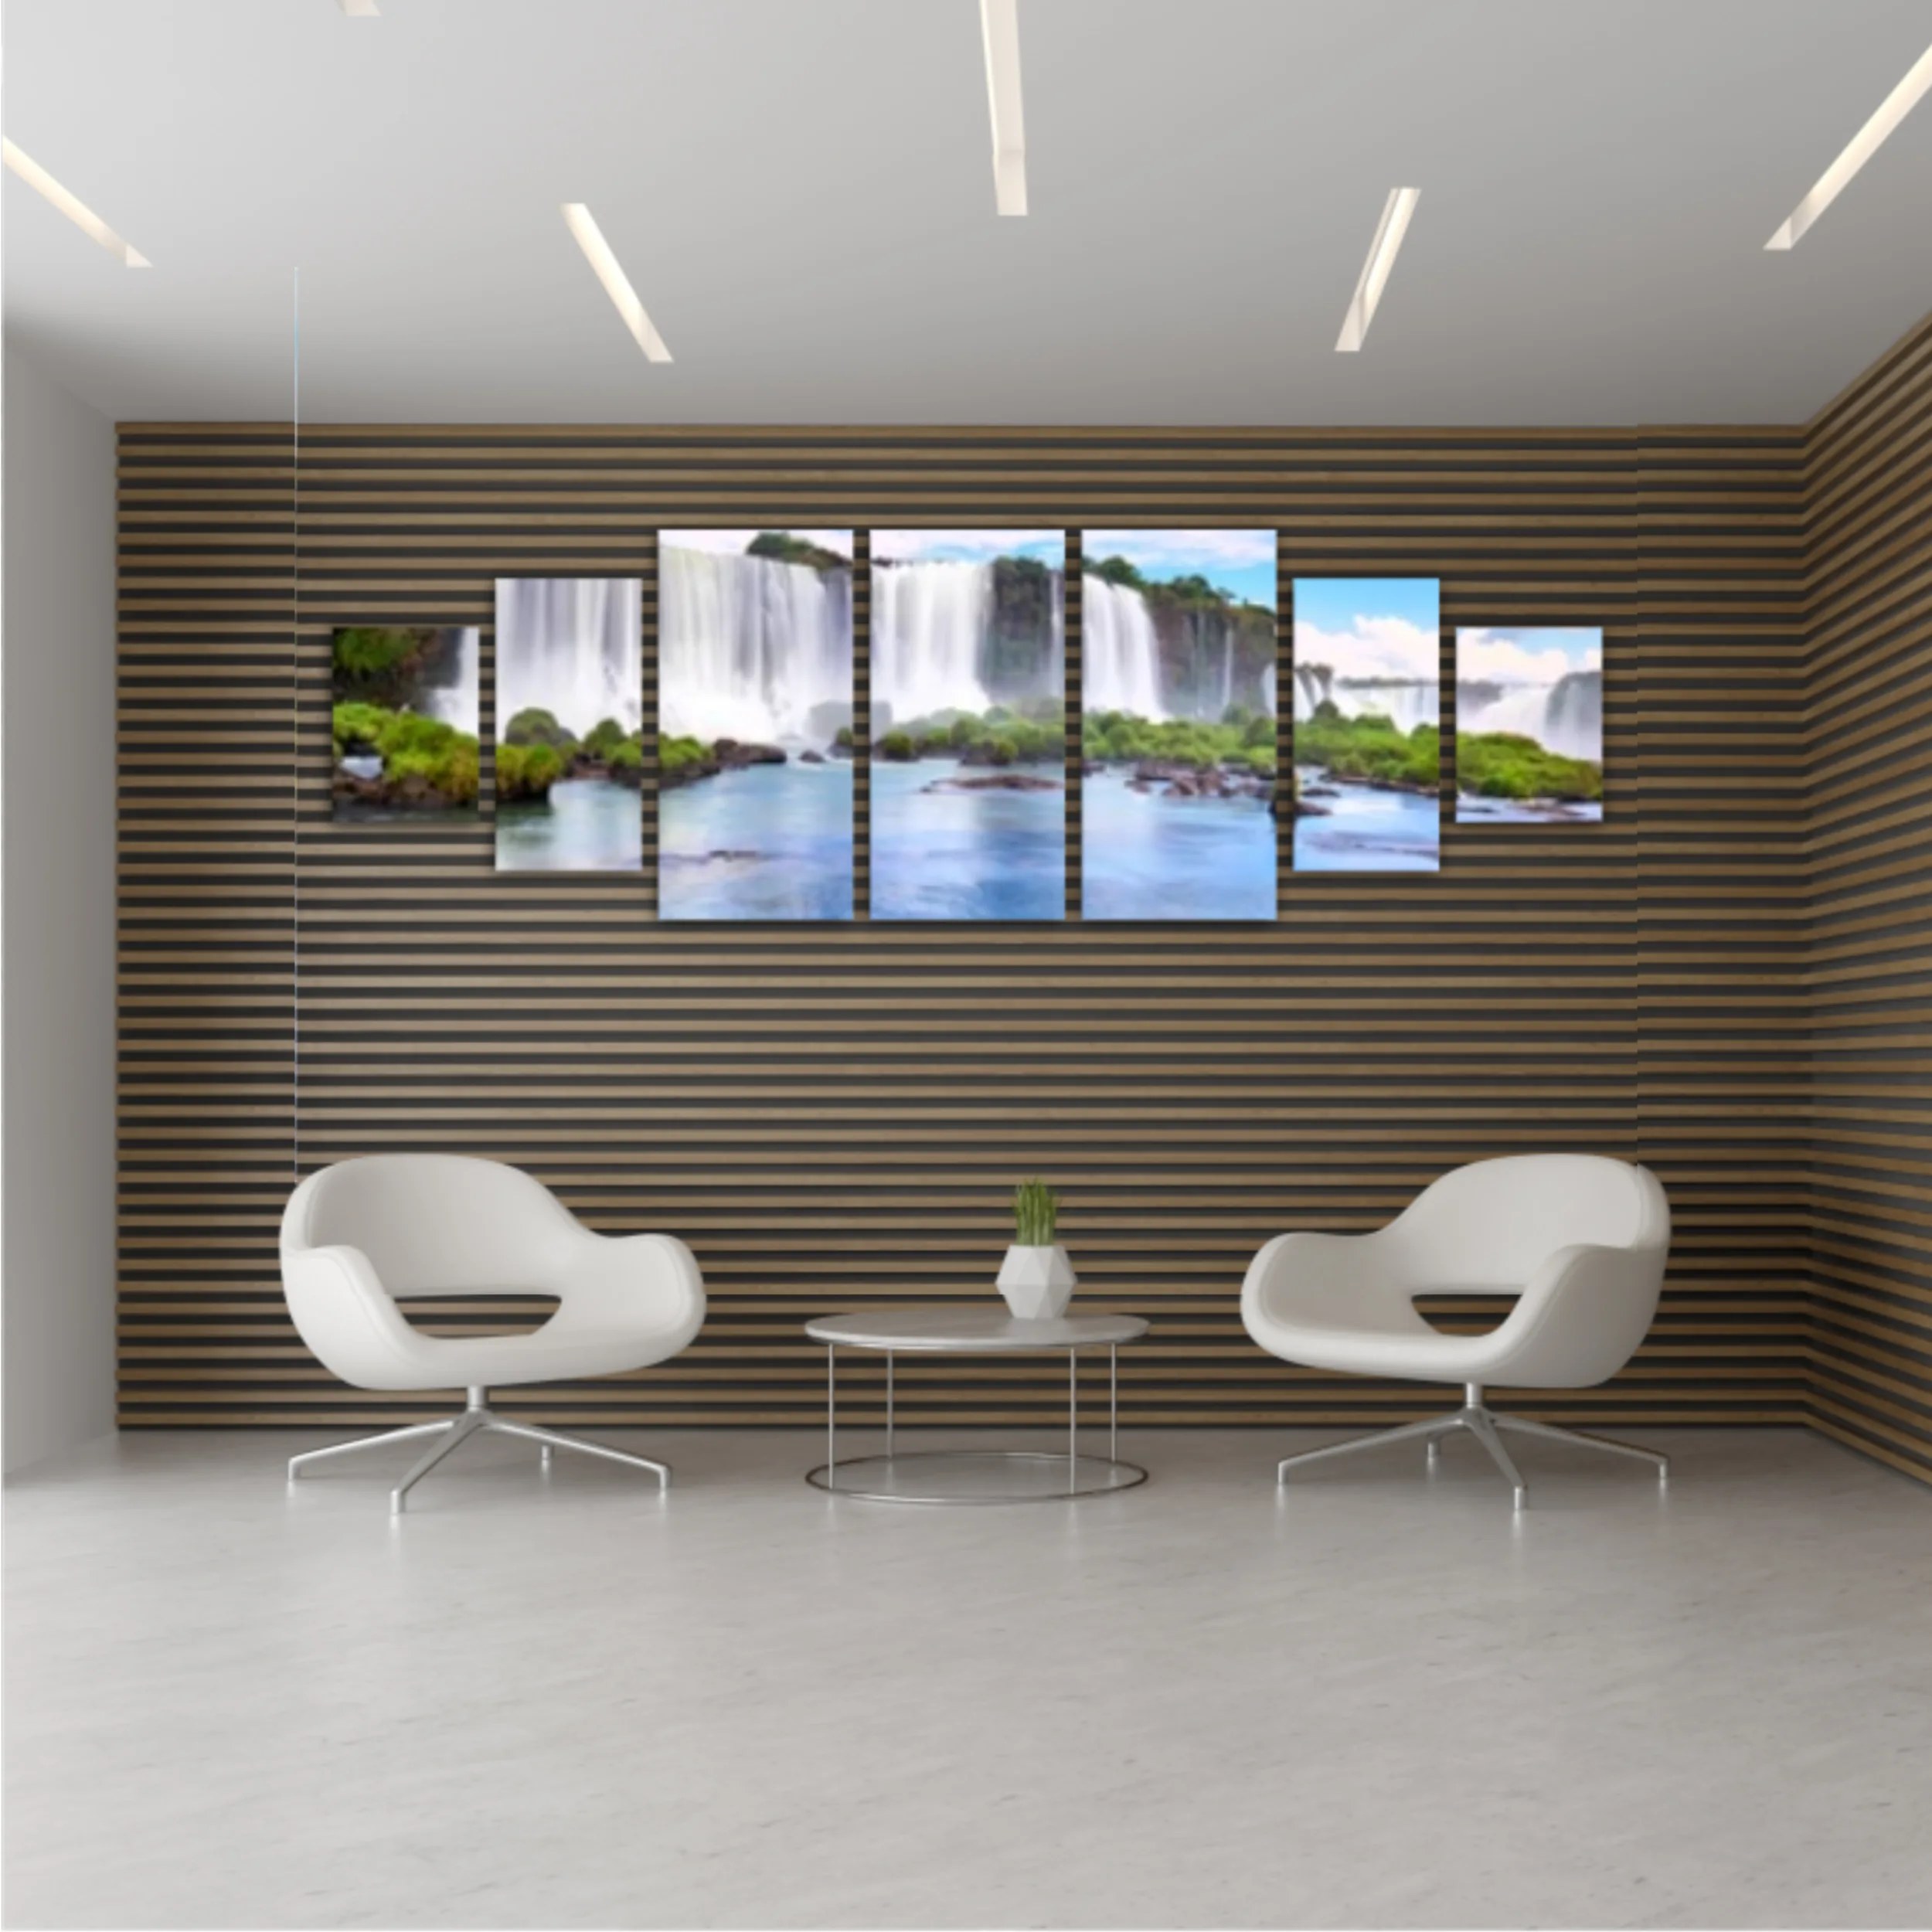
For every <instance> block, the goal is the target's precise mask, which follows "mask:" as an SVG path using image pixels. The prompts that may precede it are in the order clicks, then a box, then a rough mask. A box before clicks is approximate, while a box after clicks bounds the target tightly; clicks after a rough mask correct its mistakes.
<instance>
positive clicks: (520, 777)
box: [496, 743, 563, 804]
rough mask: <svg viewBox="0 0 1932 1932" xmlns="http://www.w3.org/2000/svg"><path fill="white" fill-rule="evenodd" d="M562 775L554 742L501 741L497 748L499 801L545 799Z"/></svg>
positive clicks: (517, 801) (560, 758)
mask: <svg viewBox="0 0 1932 1932" xmlns="http://www.w3.org/2000/svg"><path fill="white" fill-rule="evenodd" d="M561 777H563V753H561V752H560V751H559V750H557V749H556V747H555V746H553V745H544V744H508V743H505V744H500V745H498V747H497V748H496V797H497V802H498V804H521V803H526V802H529V801H532V800H539V799H547V798H549V795H550V787H552V786H553V784H556V781H558V780H559V779H560V778H561Z"/></svg>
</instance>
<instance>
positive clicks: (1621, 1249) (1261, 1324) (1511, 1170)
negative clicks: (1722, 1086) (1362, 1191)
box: [1241, 1154, 1670, 1509]
mask: <svg viewBox="0 0 1932 1932" xmlns="http://www.w3.org/2000/svg"><path fill="white" fill-rule="evenodd" d="M1669 1247H1670V1204H1669V1202H1668V1201H1667V1200H1666V1199H1665V1196H1664V1190H1663V1188H1662V1185H1660V1184H1659V1182H1658V1179H1657V1177H1656V1175H1654V1174H1652V1173H1651V1172H1650V1170H1649V1169H1648V1168H1642V1167H1633V1166H1631V1165H1629V1164H1628V1162H1623V1161H1613V1160H1608V1159H1605V1158H1603V1157H1601V1156H1600V1155H1590V1154H1523V1155H1509V1156H1507V1157H1505V1158H1502V1159H1500V1160H1493V1161H1478V1162H1474V1163H1473V1164H1472V1165H1470V1166H1468V1167H1462V1168H1455V1169H1454V1170H1453V1171H1452V1172H1450V1173H1447V1174H1445V1175H1443V1176H1442V1178H1441V1179H1440V1180H1438V1181H1436V1182H1432V1183H1431V1184H1430V1185H1429V1186H1428V1187H1427V1188H1425V1189H1423V1192H1421V1193H1420V1195H1418V1196H1417V1197H1416V1199H1414V1200H1413V1201H1412V1202H1410V1204H1409V1206H1407V1207H1406V1208H1405V1209H1403V1212H1402V1213H1400V1214H1399V1215H1398V1216H1396V1218H1395V1219H1394V1220H1393V1221H1391V1222H1390V1223H1389V1224H1388V1226H1386V1227H1383V1228H1378V1229H1376V1230H1375V1231H1374V1232H1373V1233H1370V1234H1359V1235H1334V1234H1313V1233H1307V1234H1282V1235H1277V1236H1276V1237H1275V1238H1274V1240H1272V1241H1270V1242H1269V1243H1268V1244H1267V1247H1264V1248H1263V1249H1262V1250H1261V1251H1260V1253H1259V1254H1257V1256H1256V1257H1254V1261H1253V1266H1251V1267H1250V1268H1249V1270H1248V1274H1247V1282H1246V1283H1245V1284H1244V1285H1243V1288H1242V1291H1241V1318H1242V1320H1243V1322H1244V1323H1245V1324H1246V1325H1247V1331H1248V1333H1249V1334H1250V1335H1252V1336H1253V1338H1254V1339H1255V1340H1256V1341H1257V1342H1259V1343H1260V1345H1261V1346H1262V1347H1263V1348H1264V1349H1267V1351H1268V1352H1269V1353H1270V1355H1279V1356H1280V1357H1281V1359H1282V1360H1284V1362H1298V1363H1301V1364H1302V1365H1303V1366H1306V1367H1308V1368H1314V1369H1340V1370H1342V1371H1343V1372H1347V1373H1350V1374H1354V1375H1367V1376H1399V1377H1400V1378H1402V1379H1405V1380H1410V1381H1417V1382H1448V1383H1454V1382H1460V1383H1462V1384H1463V1385H1464V1402H1463V1406H1462V1407H1461V1409H1460V1410H1456V1411H1454V1412H1453V1413H1451V1414H1448V1415H1446V1416H1436V1417H1430V1418H1429V1419H1428V1420H1426V1421H1423V1422H1412V1423H1406V1424H1405V1425H1404V1426H1403V1427H1400V1428H1398V1429H1389V1430H1383V1431H1382V1432H1381V1433H1380V1434H1376V1435H1372V1436H1363V1437H1357V1438H1356V1439H1355V1440H1352V1441H1349V1442H1342V1443H1336V1444H1332V1445H1331V1446H1330V1447H1328V1448H1325V1449H1311V1450H1309V1451H1307V1452H1306V1453H1305V1454H1301V1455H1296V1456H1290V1457H1287V1458H1285V1459H1284V1461H1283V1462H1282V1463H1281V1467H1280V1469H1279V1471H1278V1472H1277V1474H1278V1477H1279V1479H1280V1480H1281V1481H1283V1482H1286V1481H1287V1475H1288V1471H1290V1470H1291V1469H1292V1468H1296V1467H1298V1466H1299V1465H1301V1464H1306V1463H1311V1462H1318V1461H1322V1460H1324V1459H1325V1458H1328V1457H1332V1456H1341V1455H1348V1454H1352V1452H1353V1451H1356V1450H1358V1449H1368V1448H1372V1447H1376V1445H1377V1444H1383V1443H1391V1442H1403V1441H1409V1440H1420V1441H1423V1442H1426V1443H1427V1445H1428V1456H1429V1460H1430V1462H1431V1463H1434V1461H1435V1460H1436V1458H1437V1455H1438V1454H1439V1453H1440V1444H1441V1439H1442V1438H1443V1437H1444V1436H1447V1435H1448V1434H1451V1432H1452V1431H1454V1430H1459V1429H1466V1430H1468V1431H1469V1433H1470V1434H1471V1435H1473V1436H1475V1437H1476V1439H1477V1440H1478V1441H1479V1442H1481V1444H1482V1445H1483V1447H1485V1449H1487V1450H1488V1452H1489V1454H1490V1455H1491V1456H1492V1458H1494V1459H1495V1463H1496V1465H1497V1467H1498V1468H1500V1469H1501V1470H1502V1473H1503V1475H1505V1477H1506V1478H1508V1479H1509V1483H1510V1485H1511V1487H1512V1488H1513V1489H1514V1490H1515V1502H1516V1507H1517V1508H1518V1509H1522V1508H1523V1507H1524V1505H1526V1503H1527V1502H1528V1501H1529V1489H1528V1488H1527V1486H1526V1485H1525V1483H1524V1481H1523V1479H1522V1476H1521V1475H1519V1473H1518V1471H1517V1469H1516V1465H1515V1463H1514V1462H1512V1461H1511V1460H1510V1458H1509V1452H1508V1451H1506V1450H1505V1448H1504V1447H1503V1445H1502V1439H1501V1437H1500V1436H1499V1435H1498V1430H1515V1431H1517V1432H1519V1433H1520V1434H1525V1435H1529V1436H1544V1437H1552V1438H1554V1439H1555V1440H1559V1441H1563V1442H1572V1443H1586V1444H1589V1445H1590V1447H1593V1448H1597V1449H1605V1450H1608V1451H1611V1452H1612V1453H1614V1454H1617V1455H1624V1456H1634V1457H1638V1458H1641V1460H1643V1461H1646V1462H1650V1463H1654V1464H1655V1465H1656V1468H1657V1472H1658V1481H1660V1482H1662V1481H1667V1480H1668V1477H1669V1474H1670V1464H1669V1461H1668V1458H1665V1457H1663V1456H1661V1455H1658V1454H1656V1453H1655V1451H1651V1450H1648V1449H1639V1448H1637V1447H1634V1446H1632V1445H1631V1444H1628V1443H1621V1442H1609V1441H1606V1440H1604V1438H1602V1437H1599V1436H1587V1435H1583V1434H1580V1433H1578V1432H1577V1430H1570V1429H1559V1428H1556V1427H1553V1426H1552V1425H1551V1424H1549V1423H1543V1422H1532V1421H1531V1420H1529V1419H1528V1418H1527V1417H1522V1416H1510V1415H1503V1414H1499V1413H1496V1412H1495V1411H1493V1410H1490V1409H1488V1408H1487V1407H1486V1406H1485V1405H1484V1403H1483V1399H1482V1394H1483V1389H1484V1386H1485V1384H1487V1383H1493V1382H1500V1383H1510V1384H1512V1385H1514V1386H1518V1387H1523V1388H1539V1389H1586V1388H1591V1387H1594V1386H1595V1385H1596V1384H1597V1383H1600V1382H1606V1381H1607V1380H1608V1379H1610V1377H1611V1376H1613V1375H1614V1374H1615V1373H1616V1372H1617V1370H1618V1369H1621V1367H1622V1366H1624V1363H1625V1362H1628V1360H1629V1359H1630V1358H1631V1356H1632V1355H1634V1354H1635V1352H1637V1348H1638V1344H1639V1343H1640V1342H1641V1341H1642V1340H1643V1338H1644V1336H1645V1334H1646V1332H1648V1329H1649V1327H1650V1324H1651V1318H1652V1316H1653V1315H1655V1313H1656V1311H1657V1298H1658V1293H1659V1291H1661V1289H1662V1286H1663V1280H1664V1261H1665V1255H1666V1254H1667V1253H1668V1250H1669ZM1420 1294H1510V1295H1514V1296H1515V1298H1516V1305H1515V1308H1513V1309H1512V1311H1510V1314H1509V1318H1508V1319H1507V1320H1506V1321H1504V1322H1503V1323H1502V1325H1500V1326H1499V1327H1498V1328H1494V1329H1492V1330H1491V1331H1490V1332H1488V1334H1486V1335H1445V1334H1444V1333H1443V1332H1442V1331H1441V1330H1440V1329H1438V1328H1434V1326H1432V1325H1430V1323H1429V1322H1428V1321H1426V1320H1424V1319H1423V1316H1422V1315H1420V1313H1419V1312H1418V1311H1417V1308H1416V1305H1415V1298H1416V1297H1417V1295H1420Z"/></svg>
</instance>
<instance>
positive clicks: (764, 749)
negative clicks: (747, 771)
mask: <svg viewBox="0 0 1932 1932" xmlns="http://www.w3.org/2000/svg"><path fill="white" fill-rule="evenodd" d="M711 755H712V757H714V758H716V760H717V761H718V765H719V769H720V770H724V771H741V770H743V769H744V767H746V766H747V765H781V764H784V762H785V754H784V752H783V750H781V749H780V748H779V747H777V745H741V744H740V743H739V742H738V741H737V740H736V738H720V739H719V740H718V742H717V743H716V744H715V745H713V747H711Z"/></svg>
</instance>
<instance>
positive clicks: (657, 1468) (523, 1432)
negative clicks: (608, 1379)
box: [482, 1415, 671, 1490]
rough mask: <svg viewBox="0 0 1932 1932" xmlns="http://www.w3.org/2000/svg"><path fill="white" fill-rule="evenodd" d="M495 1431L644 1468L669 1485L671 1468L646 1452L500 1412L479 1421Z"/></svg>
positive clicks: (664, 1485) (548, 1447) (662, 1485)
mask: <svg viewBox="0 0 1932 1932" xmlns="http://www.w3.org/2000/svg"><path fill="white" fill-rule="evenodd" d="M482 1426H483V1427H485V1429H491V1430H495V1431H496V1433H497V1434H499V1435H505V1436H520V1437H522V1439H523V1440H525V1441H526V1442H535V1443H540V1444H543V1447H544V1448H545V1449H546V1451H548V1450H551V1449H574V1450H576V1451H577V1452H578V1454H580V1455H586V1456H601V1457H603V1458H604V1460H605V1461H607V1462H621V1463H627V1464H629V1465H630V1467H631V1468H633V1469H648V1470H649V1471H651V1473H652V1474H653V1475H655V1476H656V1478H657V1479H658V1488H659V1489H660V1490H663V1489H668V1488H670V1487H671V1471H670V1470H669V1468H668V1467H667V1466H666V1465H665V1464H663V1463H661V1462H653V1461H651V1458H649V1457H648V1456H634V1455H632V1454H631V1452H630V1451H628V1449H611V1448H607V1447H605V1445H604V1444H602V1443H600V1442H586V1441H585V1440H583V1437H581V1436H560V1435H558V1434H556V1433H555V1432H554V1431H553V1430H549V1429H534V1428H532V1427H531V1426H530V1425H529V1423H525V1422H505V1420H503V1419H502V1417H501V1416H494V1415H493V1416H492V1417H489V1418H488V1420H486V1421H485V1423H483V1425H482Z"/></svg>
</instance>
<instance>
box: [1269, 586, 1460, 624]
mask: <svg viewBox="0 0 1932 1932" xmlns="http://www.w3.org/2000/svg"><path fill="white" fill-rule="evenodd" d="M1441 607H1442V587H1441V583H1440V580H1438V579H1437V578H1435V577H1297V578H1296V579H1295V580H1294V621H1295V622H1296V623H1297V624H1311V625H1312V626H1313V627H1314V628H1315V629H1316V630H1318V631H1342V632H1346V631H1357V630H1360V629H1362V628H1364V627H1365V625H1366V624H1372V622H1373V621H1375V620H1376V618H1378V617H1393V619H1395V620H1396V621H1397V622H1398V623H1401V624H1413V626H1414V627H1415V628H1417V630H1419V631H1428V632H1430V634H1434V632H1435V631H1437V629H1438V628H1440V623H1441Z"/></svg>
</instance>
